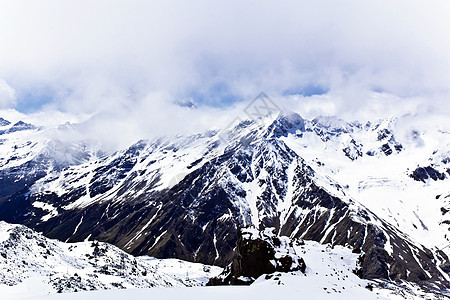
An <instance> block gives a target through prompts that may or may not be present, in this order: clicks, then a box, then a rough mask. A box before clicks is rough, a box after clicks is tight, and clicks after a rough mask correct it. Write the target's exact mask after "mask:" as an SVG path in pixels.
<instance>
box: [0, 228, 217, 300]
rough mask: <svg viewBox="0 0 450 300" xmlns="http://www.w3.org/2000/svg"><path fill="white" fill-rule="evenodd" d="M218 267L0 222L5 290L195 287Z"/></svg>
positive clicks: (0, 272) (0, 266)
mask: <svg viewBox="0 0 450 300" xmlns="http://www.w3.org/2000/svg"><path fill="white" fill-rule="evenodd" d="M220 272H221V268H218V267H212V266H205V265H201V264H194V263H188V262H184V261H180V260H176V259H167V260H158V259H154V258H150V257H137V258H136V257H133V256H131V255H129V254H127V253H125V252H123V251H122V250H120V249H118V248H116V247H114V246H112V245H110V244H107V243H100V242H96V241H94V242H80V243H71V244H67V243H63V242H59V241H56V240H50V239H47V238H45V237H44V236H42V235H41V234H38V233H36V232H34V231H33V230H31V229H29V228H27V227H25V226H22V225H11V224H8V223H5V222H2V221H1V222H0V284H1V288H0V290H4V291H5V293H6V292H7V291H10V292H11V293H12V294H20V293H21V292H23V289H33V290H34V289H37V291H35V292H39V291H45V293H47V292H48V293H57V292H58V293H61V292H76V291H82V290H99V289H117V288H133V287H134V288H137V287H139V288H144V287H184V286H197V285H204V284H205V283H206V282H207V281H208V280H209V277H211V276H215V275H217V274H218V273H220Z"/></svg>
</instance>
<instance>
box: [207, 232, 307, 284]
mask: <svg viewBox="0 0 450 300" xmlns="http://www.w3.org/2000/svg"><path fill="white" fill-rule="evenodd" d="M274 231H275V229H274V228H266V229H265V230H264V231H258V230H256V229H255V228H245V229H242V232H241V234H240V237H239V240H238V242H237V247H236V256H235V258H234V260H233V262H232V263H231V264H230V265H229V266H227V267H226V268H225V270H224V272H223V273H222V274H220V275H219V276H218V277H215V278H212V279H210V281H209V282H208V284H207V285H248V284H251V283H252V282H253V281H255V280H256V279H257V278H258V277H259V276H261V275H263V274H271V273H274V272H290V271H301V272H303V273H304V272H305V269H306V265H305V262H304V261H303V259H302V258H301V257H299V256H298V255H297V254H296V252H295V249H294V247H293V246H294V243H300V242H299V241H298V240H290V239H289V238H287V237H278V236H276V235H275V234H274Z"/></svg>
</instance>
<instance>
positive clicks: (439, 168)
mask: <svg viewBox="0 0 450 300" xmlns="http://www.w3.org/2000/svg"><path fill="white" fill-rule="evenodd" d="M0 121H1V122H0V220H3V221H6V222H8V223H14V224H23V225H26V226H28V227H29V228H32V229H34V230H36V231H38V232H41V233H42V234H43V235H44V236H46V237H48V238H51V239H57V240H60V241H63V242H68V243H78V242H84V243H89V242H88V241H91V242H92V241H101V242H107V243H110V244H112V245H115V246H116V247H118V248H120V249H122V250H123V251H125V252H126V253H128V254H130V255H133V256H135V257H137V256H143V255H147V256H151V257H157V258H160V259H164V258H177V259H182V260H185V261H190V262H196V263H202V264H207V265H215V266H219V267H226V266H228V265H229V264H231V263H232V262H233V260H234V259H235V258H236V253H237V250H236V249H237V245H238V243H239V240H240V238H241V235H242V230H245V229H246V228H255V229H256V230H259V231H264V230H265V229H267V228H273V231H274V232H275V234H276V235H277V236H280V237H288V238H290V239H294V240H307V241H314V242H317V243H319V244H324V245H329V246H331V247H341V246H342V247H346V248H349V249H350V251H352V252H353V253H354V254H355V255H358V257H359V259H358V261H359V263H358V264H359V267H358V269H357V270H355V272H356V273H357V275H358V276H359V277H360V278H363V279H370V280H382V281H383V282H413V283H416V284H419V285H420V286H422V287H425V288H427V289H430V290H436V289H438V290H441V291H442V290H446V289H448V288H449V278H450V277H449V276H450V261H449V258H448V255H450V248H449V247H448V246H449V245H450V237H449V236H448V231H449V230H450V218H449V216H450V213H449V212H450V184H449V182H450V138H449V137H450V131H447V130H446V129H445V123H442V124H439V123H436V120H434V119H433V120H428V119H426V118H425V119H424V118H419V117H418V116H414V115H403V116H397V117H391V118H386V119H381V120H378V121H375V122H364V123H362V122H356V121H355V122H346V121H344V120H341V119H339V118H337V117H323V116H321V117H317V118H315V119H313V120H307V119H305V118H302V117H301V116H300V115H299V114H297V113H294V112H282V113H275V114H271V115H267V116H263V117H259V118H250V119H248V120H245V119H244V120H241V122H239V123H238V124H237V125H236V126H230V127H227V128H226V129H223V130H211V131H206V132H203V133H199V134H196V135H190V136H166V137H161V138H158V139H154V140H142V141H139V142H137V143H135V144H134V145H132V146H130V147H129V148H127V149H124V150H120V151H117V152H114V153H108V152H106V151H102V149H101V146H99V145H98V144H92V143H88V142H68V141H67V140H61V139H58V138H55V136H57V135H55V134H54V132H55V131H56V132H59V133H61V132H65V131H68V130H69V131H70V130H73V126H72V125H71V124H65V125H63V126H60V127H59V128H56V129H54V128H52V129H48V128H42V127H37V126H34V125H32V124H27V123H24V122H18V123H15V124H11V123H10V122H9V121H7V120H5V119H1V120H0ZM444 121H445V120H444ZM128 254H127V255H128ZM124 255H125V254H124ZM127 257H128V256H127ZM306 265H307V266H308V263H307V262H306Z"/></svg>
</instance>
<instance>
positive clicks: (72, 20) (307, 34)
mask: <svg viewBox="0 0 450 300" xmlns="http://www.w3.org/2000/svg"><path fill="white" fill-rule="evenodd" d="M449 16H450V1H444V0H443V1H414V0H408V1H392V0H390V1H380V0H378V1H358V0H354V1H345V0H344V1H334V0H329V1H321V0H319V1H298V0H297V1H230V0H228V1H195V0H194V1H181V0H180V1H139V0H123V1H116V0H96V1H92V0H65V1H60V0H53V1H50V0H30V1H23V0H14V1H7V0H1V1H0V109H7V108H13V109H16V110H18V111H21V112H26V113H30V112H34V113H35V112H39V111H50V110H59V111H63V112H67V113H73V114H80V113H87V114H90V113H97V112H100V111H107V112H109V113H111V112H117V111H127V112H129V113H130V114H132V113H131V112H130V111H133V108H132V107H135V108H136V107H137V108H139V113H140V114H142V115H146V114H147V113H148V114H149V115H151V114H154V113H155V111H158V110H159V111H161V110H162V111H164V110H165V109H166V110H167V107H166V106H165V105H168V104H167V103H173V102H174V101H177V100H180V99H189V98H190V99H192V100H193V101H194V102H195V103H197V104H198V105H199V106H211V107H212V108H214V109H215V108H222V109H227V108H229V107H232V106H233V105H236V103H240V102H242V101H248V100H249V99H251V98H253V97H254V96H256V95H257V94H258V93H259V92H260V91H265V92H266V93H267V94H268V95H270V96H272V97H274V98H277V97H287V98H289V97H290V98H292V97H291V96H292V95H297V94H298V95H302V96H303V98H301V99H303V100H304V101H305V103H310V102H311V101H313V100H314V101H315V102H316V104H317V103H319V104H320V101H322V100H323V99H325V98H326V101H325V102H324V105H323V106H322V105H319V106H322V107H333V109H331V110H330V113H333V112H335V113H337V112H339V111H341V112H342V111H348V110H351V109H355V107H357V108H361V107H364V106H367V105H368V106H370V105H371V104H373V103H372V102H371V101H373V95H372V94H371V93H372V92H373V91H375V92H378V93H383V94H389V95H392V96H393V97H392V99H394V100H395V99H397V100H398V101H399V102H398V103H403V104H405V103H409V102H408V101H406V100H405V99H415V100H413V102H414V101H416V100H417V99H419V98H420V99H421V101H422V102H423V103H422V105H423V104H424V103H425V104H426V105H430V106H439V107H446V108H448V107H449V106H450V105H448V104H447V102H448V101H447V99H448V97H449V95H450V17H449ZM315 94H325V97H324V95H322V96H317V95H315ZM371 95H372V96H371ZM310 96H312V97H310ZM305 97H306V98H305ZM296 99H300V98H298V97H297V98H296ZM320 99H322V100H320ZM330 99H331V100H330ZM314 101H313V102H314ZM330 101H331V102H333V103H332V105H328V106H326V104H327V103H328V104H329V103H330ZM405 101H406V102H405ZM414 103H416V102H414ZM403 104H402V105H403ZM405 105H406V104H405ZM372 106H373V105H372ZM303 107H305V106H304V105H303ZM143 109H144V111H143ZM145 110H147V111H145ZM159 111H158V112H159Z"/></svg>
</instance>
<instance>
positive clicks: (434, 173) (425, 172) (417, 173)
mask: <svg viewBox="0 0 450 300" xmlns="http://www.w3.org/2000/svg"><path fill="white" fill-rule="evenodd" d="M449 174H450V173H449ZM409 176H410V177H411V178H412V179H414V180H416V181H422V182H426V181H427V179H429V178H431V179H433V180H434V181H437V180H444V179H445V178H446V176H445V173H441V172H439V171H438V170H436V169H434V168H433V167H431V166H428V167H418V168H417V169H415V170H414V171H413V172H412V174H411V175H409Z"/></svg>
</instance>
